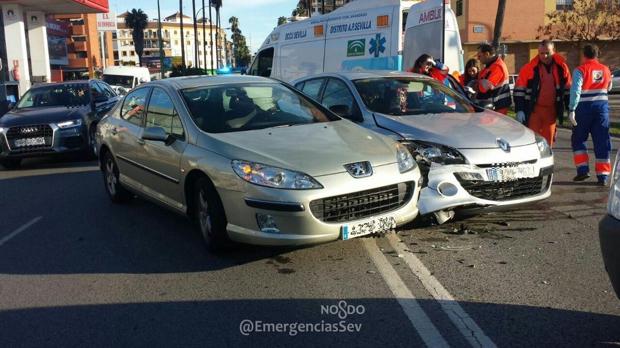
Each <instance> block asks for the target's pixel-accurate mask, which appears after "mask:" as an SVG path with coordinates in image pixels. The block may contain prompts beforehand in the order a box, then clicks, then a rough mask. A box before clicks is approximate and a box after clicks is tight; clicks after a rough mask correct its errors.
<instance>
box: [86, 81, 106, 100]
mask: <svg viewBox="0 0 620 348" xmlns="http://www.w3.org/2000/svg"><path fill="white" fill-rule="evenodd" d="M90 92H91V94H92V95H93V99H97V97H99V96H105V92H104V91H103V88H101V86H100V85H99V83H97V82H92V83H91V84H90Z"/></svg>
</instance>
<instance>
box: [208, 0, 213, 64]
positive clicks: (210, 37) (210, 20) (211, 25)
mask: <svg viewBox="0 0 620 348" xmlns="http://www.w3.org/2000/svg"><path fill="white" fill-rule="evenodd" d="M211 14H212V13H211V0H209V44H210V46H211V70H213V20H212V17H211Z"/></svg>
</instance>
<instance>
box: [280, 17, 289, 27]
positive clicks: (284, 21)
mask: <svg viewBox="0 0 620 348" xmlns="http://www.w3.org/2000/svg"><path fill="white" fill-rule="evenodd" d="M286 22H287V20H286V17H284V16H282V17H280V18H278V26H281V25H282V24H286Z"/></svg>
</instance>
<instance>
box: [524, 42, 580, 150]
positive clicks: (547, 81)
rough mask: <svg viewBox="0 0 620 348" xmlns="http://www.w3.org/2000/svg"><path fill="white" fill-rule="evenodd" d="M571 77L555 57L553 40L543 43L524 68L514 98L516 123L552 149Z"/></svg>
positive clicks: (565, 103)
mask: <svg viewBox="0 0 620 348" xmlns="http://www.w3.org/2000/svg"><path fill="white" fill-rule="evenodd" d="M570 86H571V76H570V70H569V68H568V65H567V64H566V60H565V59H564V57H562V56H560V55H559V54H557V53H555V48H554V44H553V42H552V41H551V40H543V41H542V42H541V43H540V45H539V46H538V55H537V56H536V57H535V58H534V59H532V60H531V61H530V62H529V63H528V64H526V65H525V66H523V68H521V71H520V72H519V78H518V79H517V82H516V84H515V87H514V91H513V98H514V102H515V111H516V112H517V120H518V121H519V122H521V123H523V124H524V125H526V126H528V127H529V128H530V129H531V130H533V131H534V132H536V133H538V134H540V135H542V136H543V137H544V138H545V139H547V142H548V143H549V145H550V146H553V142H554V141H555V132H556V119H557V118H559V119H560V124H562V122H563V121H564V109H565V106H566V105H568V100H569V98H568V97H569V92H570Z"/></svg>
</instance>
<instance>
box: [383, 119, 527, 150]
mask: <svg viewBox="0 0 620 348" xmlns="http://www.w3.org/2000/svg"><path fill="white" fill-rule="evenodd" d="M375 118H376V120H377V124H379V125H380V126H381V127H384V128H387V129H389V130H391V131H394V132H396V133H398V134H400V135H402V136H403V137H405V138H407V139H410V140H421V141H426V142H432V143H438V144H442V145H446V146H450V147H452V148H456V149H487V148H499V145H498V144H497V139H498V138H501V139H504V140H506V141H507V142H508V143H509V144H510V145H511V146H513V147H514V146H524V145H530V144H533V143H535V142H536V138H535V134H534V132H532V131H531V130H529V129H528V128H527V127H524V126H523V125H522V124H520V123H519V122H517V121H515V120H513V119H512V118H510V117H508V116H504V115H501V114H498V113H495V112H492V111H483V112H479V113H444V114H427V115H412V116H388V115H383V114H375Z"/></svg>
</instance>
